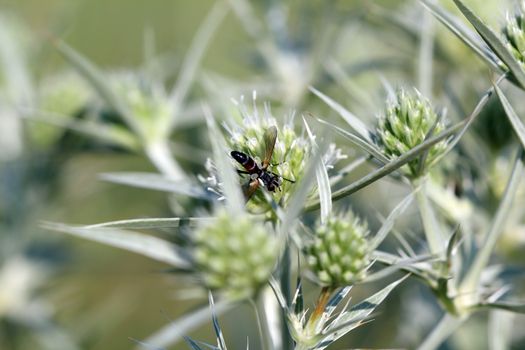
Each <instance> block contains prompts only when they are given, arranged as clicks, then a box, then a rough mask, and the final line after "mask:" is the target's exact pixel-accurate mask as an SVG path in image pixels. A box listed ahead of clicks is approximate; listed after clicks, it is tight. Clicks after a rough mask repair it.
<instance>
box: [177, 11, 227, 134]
mask: <svg viewBox="0 0 525 350" xmlns="http://www.w3.org/2000/svg"><path fill="white" fill-rule="evenodd" d="M227 13H228V8H227V7H226V5H225V4H224V2H223V1H216V2H215V5H214V7H213V8H212V9H211V11H210V13H209V14H208V16H207V17H206V19H205V20H204V22H203V23H202V24H201V26H200V28H199V31H198V32H197V34H196V35H195V38H194V39H193V41H192V45H191V47H190V49H189V51H188V53H187V55H186V57H185V58H184V61H183V63H182V67H181V68H180V72H181V74H180V76H179V78H178V79H177V82H176V83H175V86H174V88H173V91H172V92H171V96H170V99H171V102H172V104H173V107H174V113H173V116H172V120H169V121H168V122H169V125H168V126H167V127H168V128H173V126H174V124H175V122H176V121H177V119H176V118H177V117H178V113H179V112H180V110H181V107H182V106H181V105H182V102H183V101H184V98H185V97H186V95H187V94H188V91H189V88H190V86H191V83H192V81H193V80H194V77H195V75H196V73H197V70H198V68H199V64H200V62H201V60H202V57H203V56H204V53H205V51H206V48H207V46H208V44H209V42H210V40H211V38H212V37H213V35H214V34H215V33H217V27H218V26H219V25H220V23H221V22H222V20H223V19H224V17H225V16H226V14H227Z"/></svg>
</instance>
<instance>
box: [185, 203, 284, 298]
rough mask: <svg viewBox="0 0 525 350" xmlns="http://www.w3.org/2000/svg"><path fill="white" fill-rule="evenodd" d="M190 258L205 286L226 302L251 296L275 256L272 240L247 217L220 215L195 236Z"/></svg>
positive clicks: (267, 275) (276, 250) (275, 242)
mask: <svg viewBox="0 0 525 350" xmlns="http://www.w3.org/2000/svg"><path fill="white" fill-rule="evenodd" d="M194 243H195V247H194V250H193V257H194V260H195V263H196V267H197V270H198V271H199V273H200V274H201V278H202V281H203V283H204V284H205V286H206V287H207V288H209V289H211V290H217V291H219V292H220V293H222V294H223V295H224V296H225V297H227V298H230V299H243V298H248V297H251V296H254V295H255V294H256V292H257V291H258V290H259V288H260V287H261V286H262V285H264V284H265V283H266V282H267V281H268V279H269V278H270V276H271V274H272V271H273V269H274V267H275V264H276V262H277V258H278V255H279V242H278V239H277V237H276V236H274V235H273V233H272V232H270V231H268V230H267V228H266V227H265V226H264V225H263V224H262V223H259V222H257V221H254V219H253V218H251V217H250V216H248V215H243V216H240V217H236V216H232V215H231V214H229V213H227V212H225V211H221V212H219V213H218V215H217V216H216V219H215V220H213V222H210V223H209V224H207V225H205V226H202V227H201V228H199V229H198V230H197V231H196V232H195V236H194Z"/></svg>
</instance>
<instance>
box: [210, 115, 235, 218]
mask: <svg viewBox="0 0 525 350" xmlns="http://www.w3.org/2000/svg"><path fill="white" fill-rule="evenodd" d="M203 109H204V115H205V117H206V123H207V125H208V132H209V135H210V141H211V145H212V149H213V159H214V161H215V166H216V167H217V170H218V172H219V176H220V181H221V182H222V184H223V190H224V196H225V198H226V204H227V206H228V208H229V211H230V212H231V213H232V215H239V214H241V213H243V212H244V203H245V201H244V197H243V195H242V193H241V188H240V186H239V181H238V180H237V174H236V173H235V171H234V170H233V166H232V163H231V160H230V158H229V157H228V153H229V152H228V149H227V147H226V143H225V142H224V137H223V135H222V134H221V133H220V132H219V130H218V128H217V124H216V123H215V119H214V118H213V115H212V112H211V110H210V109H209V107H208V106H203Z"/></svg>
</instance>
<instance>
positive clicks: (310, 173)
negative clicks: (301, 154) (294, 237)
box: [281, 144, 327, 234]
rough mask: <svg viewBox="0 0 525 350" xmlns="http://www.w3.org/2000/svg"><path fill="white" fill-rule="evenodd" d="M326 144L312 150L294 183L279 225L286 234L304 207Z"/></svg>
mask: <svg viewBox="0 0 525 350" xmlns="http://www.w3.org/2000/svg"><path fill="white" fill-rule="evenodd" d="M326 148H327V145H326V144H321V146H320V147H319V148H318V149H317V150H316V151H314V154H313V156H312V157H311V158H310V159H309V164H308V166H307V167H306V170H305V172H304V175H303V176H302V178H301V180H300V181H299V183H298V184H296V185H297V186H296V189H295V192H294V193H293V195H292V197H291V198H290V202H289V204H288V208H286V212H285V215H284V218H283V222H282V225H281V230H283V231H284V232H286V233H287V234H288V233H290V232H291V230H290V228H291V227H292V225H293V223H294V222H295V220H296V219H297V218H298V217H299V215H300V213H301V211H302V210H303V209H304V203H305V202H306V199H307V197H308V195H309V194H310V190H311V188H312V185H313V183H314V179H315V178H316V176H315V172H316V170H317V168H318V164H319V163H320V162H322V161H323V159H322V155H323V154H324V153H325V152H326Z"/></svg>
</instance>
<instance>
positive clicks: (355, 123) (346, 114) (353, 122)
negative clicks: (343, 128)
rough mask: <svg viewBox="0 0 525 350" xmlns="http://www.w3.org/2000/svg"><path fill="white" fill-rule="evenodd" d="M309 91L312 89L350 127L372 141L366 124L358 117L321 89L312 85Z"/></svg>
mask: <svg viewBox="0 0 525 350" xmlns="http://www.w3.org/2000/svg"><path fill="white" fill-rule="evenodd" d="M310 91H312V92H313V93H314V94H315V95H316V96H317V97H319V98H320V99H321V100H323V101H324V102H325V103H326V104H327V105H328V106H330V107H331V108H332V109H333V110H334V111H336V112H337V113H338V114H339V115H340V116H341V117H343V119H344V120H345V121H346V122H347V123H348V125H349V126H350V127H351V128H352V129H354V131H355V132H357V133H358V134H359V136H361V137H362V138H363V139H364V140H366V141H368V142H370V143H371V142H372V139H371V138H370V130H368V128H367V127H366V124H365V123H363V122H362V121H361V120H360V119H359V118H358V117H356V116H355V115H353V114H352V113H351V112H350V111H348V110H347V109H346V108H344V107H343V106H341V105H340V104H339V103H337V102H335V101H334V100H332V99H331V98H330V97H328V96H326V95H325V94H323V93H322V92H321V91H319V90H317V89H315V88H314V87H310Z"/></svg>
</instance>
